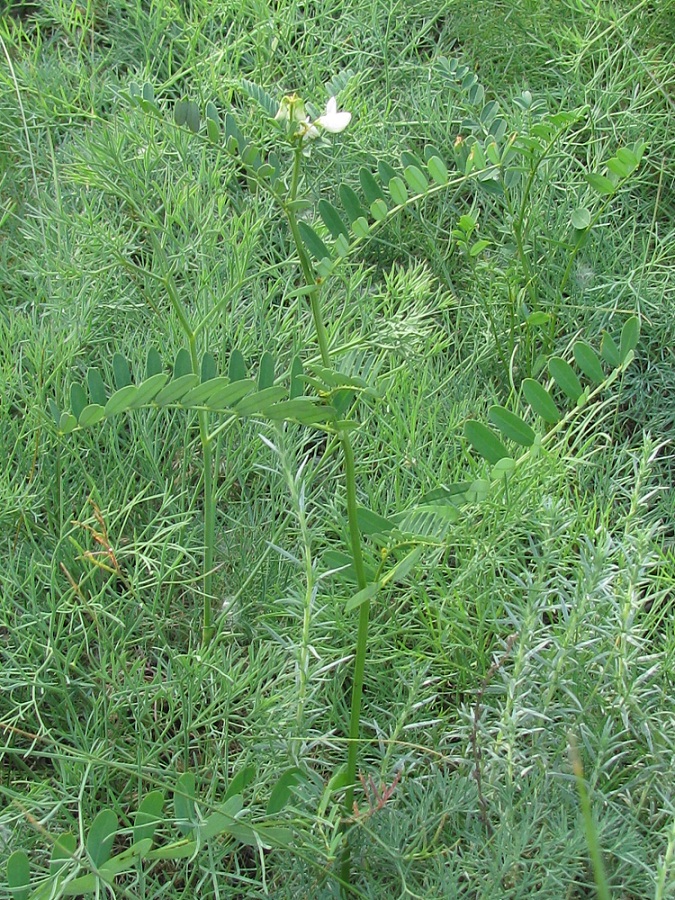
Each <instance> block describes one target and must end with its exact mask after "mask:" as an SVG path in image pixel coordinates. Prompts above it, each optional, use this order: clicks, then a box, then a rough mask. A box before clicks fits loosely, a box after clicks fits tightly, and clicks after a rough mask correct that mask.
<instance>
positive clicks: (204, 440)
mask: <svg viewBox="0 0 675 900" xmlns="http://www.w3.org/2000/svg"><path fill="white" fill-rule="evenodd" d="M156 247H159V242H156ZM162 253H163V251H162ZM165 283H166V289H167V294H168V295H169V300H170V302H171V305H172V307H173V309H174V311H175V313H176V315H177V316H178V321H179V322H180V325H181V328H182V329H183V332H184V333H185V336H186V338H187V341H188V347H189V349H190V359H191V361H192V371H193V372H194V373H195V374H196V375H198V374H199V355H198V353H197V339H196V337H195V333H194V331H193V330H192V328H191V326H190V321H189V319H188V316H187V313H186V311H185V308H184V307H183V304H182V303H181V300H180V297H179V295H178V291H177V289H176V285H175V282H174V280H173V276H172V275H171V272H167V275H166V280H165ZM197 416H198V420H199V442H200V444H201V448H202V465H203V473H204V573H203V576H202V590H203V594H204V598H203V606H202V646H203V647H205V646H206V645H207V644H208V643H209V642H210V641H211V638H212V637H213V632H214V628H213V609H212V602H213V559H214V545H215V536H216V498H215V493H214V477H213V447H212V444H211V440H210V438H209V414H208V413H207V412H206V410H200V411H199V412H198V414H197Z"/></svg>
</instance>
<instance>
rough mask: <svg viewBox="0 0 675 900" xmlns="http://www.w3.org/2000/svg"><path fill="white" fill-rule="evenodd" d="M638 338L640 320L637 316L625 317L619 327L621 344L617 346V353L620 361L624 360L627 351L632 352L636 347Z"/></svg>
mask: <svg viewBox="0 0 675 900" xmlns="http://www.w3.org/2000/svg"><path fill="white" fill-rule="evenodd" d="M639 339H640V320H639V319H638V317H637V316H631V317H630V319H626V321H625V322H624V326H623V328H622V329H621V344H620V347H619V355H620V357H621V362H622V363H623V362H625V361H626V358H627V356H628V354H629V353H632V352H633V351H634V350H635V348H636V347H637V344H638V340H639Z"/></svg>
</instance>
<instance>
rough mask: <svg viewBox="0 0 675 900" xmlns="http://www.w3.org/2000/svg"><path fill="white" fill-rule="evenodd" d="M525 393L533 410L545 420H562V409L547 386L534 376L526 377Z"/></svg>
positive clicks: (524, 382)
mask: <svg viewBox="0 0 675 900" xmlns="http://www.w3.org/2000/svg"><path fill="white" fill-rule="evenodd" d="M523 394H524V395H525V399H526V400H527V402H528V403H529V404H530V406H531V407H532V411H533V412H534V413H536V415H538V416H539V417H540V418H542V419H543V420H544V421H545V422H559V421H560V418H561V416H560V411H559V410H558V407H557V406H556V405H555V403H554V402H553V398H552V397H551V395H550V394H549V392H548V391H547V390H546V388H545V387H542V385H540V384H539V382H538V381H535V380H534V378H526V379H525V380H524V381H523Z"/></svg>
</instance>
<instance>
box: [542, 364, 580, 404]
mask: <svg viewBox="0 0 675 900" xmlns="http://www.w3.org/2000/svg"><path fill="white" fill-rule="evenodd" d="M548 370H549V372H550V373H551V377H552V378H553V380H554V381H555V383H556V384H557V385H558V387H559V388H560V390H561V391H563V393H565V394H567V396H568V397H569V398H570V400H573V401H575V402H576V401H577V400H578V399H579V397H580V396H581V393H582V387H581V382H580V381H579V379H578V377H577V374H576V372H575V371H574V369H573V368H572V366H570V364H569V363H568V362H565V360H564V359H562V358H561V357H560V356H552V357H551V358H550V359H549V361H548Z"/></svg>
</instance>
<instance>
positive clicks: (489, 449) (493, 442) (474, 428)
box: [464, 419, 509, 465]
mask: <svg viewBox="0 0 675 900" xmlns="http://www.w3.org/2000/svg"><path fill="white" fill-rule="evenodd" d="M464 436H465V437H466V439H467V440H468V441H469V443H470V444H471V446H472V447H473V448H474V450H475V451H476V452H477V453H479V454H480V455H481V456H482V457H483V458H484V459H486V460H487V461H488V462H489V463H490V465H494V464H495V463H497V462H499V460H500V459H503V458H504V457H508V456H509V451H508V450H507V449H506V447H505V446H504V445H503V444H502V442H501V441H500V440H499V438H498V437H497V435H496V434H495V433H494V431H492V430H491V429H490V428H488V427H487V425H484V424H483V423H482V422H477V421H476V420H475V419H469V420H468V421H466V422H465V423H464Z"/></svg>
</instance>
